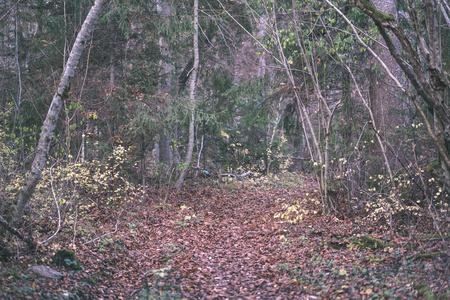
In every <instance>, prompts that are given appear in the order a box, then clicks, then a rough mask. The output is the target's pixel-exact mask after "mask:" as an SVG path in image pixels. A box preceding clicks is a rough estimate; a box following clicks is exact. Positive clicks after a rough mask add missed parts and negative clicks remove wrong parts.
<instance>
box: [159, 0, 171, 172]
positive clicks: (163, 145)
mask: <svg viewBox="0 0 450 300" xmlns="http://www.w3.org/2000/svg"><path fill="white" fill-rule="evenodd" d="M157 11H158V15H159V16H160V18H161V22H166V23H168V22H169V19H170V17H171V16H172V4H171V3H170V2H167V1H162V0H158V1H157ZM167 26H168V25H167ZM158 45H159V52H160V55H161V60H160V61H159V70H160V71H159V81H158V94H159V97H161V107H160V109H161V110H162V111H165V110H166V109H167V101H164V100H165V99H164V98H166V97H167V96H168V95H169V92H170V90H171V88H172V82H173V80H172V69H173V66H172V63H171V60H172V51H171V50H170V49H169V43H168V42H167V39H166V37H164V36H160V37H159V40H158ZM164 116H167V112H164ZM167 125H168V124H165V122H161V126H160V130H159V162H160V163H161V164H163V165H164V170H162V172H163V173H166V174H168V173H169V172H170V169H171V168H172V151H171V148H170V141H171V139H170V136H169V135H168V134H167V132H166V131H165V129H166V126H167Z"/></svg>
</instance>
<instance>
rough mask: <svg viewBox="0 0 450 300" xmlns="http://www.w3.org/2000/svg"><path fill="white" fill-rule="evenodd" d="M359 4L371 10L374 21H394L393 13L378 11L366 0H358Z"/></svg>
mask: <svg viewBox="0 0 450 300" xmlns="http://www.w3.org/2000/svg"><path fill="white" fill-rule="evenodd" d="M359 2H361V4H362V5H363V6H364V8H365V9H367V10H369V11H371V12H372V13H373V19H374V20H376V21H379V22H381V23H385V22H389V21H395V17H394V15H393V14H384V13H382V12H381V11H379V10H378V9H377V8H376V7H375V6H374V5H373V4H372V3H370V2H369V1H368V0H360V1H359Z"/></svg>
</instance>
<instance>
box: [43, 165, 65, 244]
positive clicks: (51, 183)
mask: <svg viewBox="0 0 450 300" xmlns="http://www.w3.org/2000/svg"><path fill="white" fill-rule="evenodd" d="M56 163H57V162H55V163H54V164H53V165H52V166H51V167H50V187H51V188H52V194H53V199H55V204H56V209H57V210H58V228H57V229H56V232H55V233H54V234H53V235H52V236H51V237H49V238H48V239H46V240H45V241H43V242H42V243H43V244H45V243H48V242H49V241H50V240H51V239H53V238H54V237H55V236H56V235H57V234H58V232H59V230H60V229H61V209H60V208H59V204H58V199H56V194H55V189H54V187H53V175H52V169H53V167H54V166H55V164H56Z"/></svg>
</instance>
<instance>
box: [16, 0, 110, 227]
mask: <svg viewBox="0 0 450 300" xmlns="http://www.w3.org/2000/svg"><path fill="white" fill-rule="evenodd" d="M105 2H106V0H96V1H95V4H94V6H92V8H91V10H90V11H89V14H88V15H87V17H86V20H85V21H84V23H83V26H82V27H81V30H80V32H79V33H78V36H77V39H76V41H75V43H74V45H73V48H72V51H71V52H70V55H69V59H68V61H67V64H66V67H65V69H64V73H63V75H62V77H61V80H60V82H59V86H58V89H57V91H56V93H55V94H54V96H53V100H52V103H51V104H50V108H49V110H48V113H47V117H46V118H45V121H44V125H43V128H42V133H41V136H40V139H39V144H38V147H37V151H36V156H35V157H34V161H33V164H32V166H31V170H30V171H29V173H28V174H27V175H28V176H27V181H26V184H25V186H24V187H23V188H22V190H21V191H20V193H19V198H18V201H17V204H16V206H15V207H14V212H13V217H12V220H11V226H12V227H16V226H17V225H18V224H20V223H21V219H22V216H23V212H24V209H25V207H26V205H27V204H28V202H29V200H30V198H31V196H32V195H33V193H34V191H35V188H36V185H37V184H38V183H39V180H40V179H41V177H42V170H43V169H44V168H45V165H46V163H47V154H48V150H49V148H50V142H51V140H52V135H53V132H54V130H55V127H56V123H57V121H58V115H59V113H60V111H61V107H62V104H63V101H64V99H66V98H67V96H68V94H69V89H70V80H71V78H73V77H74V76H75V69H76V67H77V65H78V62H79V60H80V56H81V53H82V52H83V49H84V46H85V45H86V42H87V40H88V39H89V37H90V34H91V32H92V29H93V28H94V24H95V22H96V21H97V19H98V17H99V15H100V12H101V9H102V6H103V5H104V3H105Z"/></svg>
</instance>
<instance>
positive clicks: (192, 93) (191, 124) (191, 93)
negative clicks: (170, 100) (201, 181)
mask: <svg viewBox="0 0 450 300" xmlns="http://www.w3.org/2000/svg"><path fill="white" fill-rule="evenodd" d="M194 30H195V33H194V67H193V69H192V75H191V82H190V85H189V99H190V100H191V121H190V122H189V144H188V150H187V153H186V160H185V165H184V167H183V170H181V173H180V177H178V180H177V182H176V183H175V187H176V188H177V189H179V188H181V187H182V186H183V182H184V178H185V177H186V175H187V172H188V170H189V166H190V165H191V161H192V153H193V152H194V125H195V92H196V84H197V73H198V66H199V60H200V59H199V53H198V52H199V51H198V0H194Z"/></svg>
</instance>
